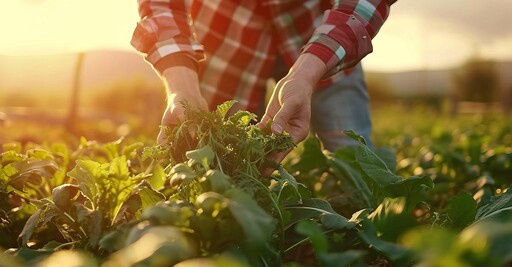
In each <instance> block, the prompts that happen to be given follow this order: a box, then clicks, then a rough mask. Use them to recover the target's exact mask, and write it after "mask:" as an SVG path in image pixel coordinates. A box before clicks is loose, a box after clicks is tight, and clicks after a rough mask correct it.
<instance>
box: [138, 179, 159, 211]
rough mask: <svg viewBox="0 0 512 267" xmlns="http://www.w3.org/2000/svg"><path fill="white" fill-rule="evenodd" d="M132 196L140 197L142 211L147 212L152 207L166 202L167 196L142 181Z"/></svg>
mask: <svg viewBox="0 0 512 267" xmlns="http://www.w3.org/2000/svg"><path fill="white" fill-rule="evenodd" d="M130 195H138V196H139V198H140V200H141V209H143V210H145V209H147V208H149V207H151V206H154V205H155V204H156V203H158V202H160V201H162V200H165V196H164V195H163V194H162V193H160V192H158V191H156V190H155V189H153V187H151V185H150V184H149V183H148V182H147V181H145V180H142V181H141V182H140V183H139V184H137V185H136V186H135V187H134V188H133V190H132V192H131V193H130Z"/></svg>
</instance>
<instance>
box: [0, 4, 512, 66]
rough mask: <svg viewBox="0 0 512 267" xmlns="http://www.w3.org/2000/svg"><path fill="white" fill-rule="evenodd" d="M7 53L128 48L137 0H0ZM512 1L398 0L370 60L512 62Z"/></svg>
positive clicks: (0, 50)
mask: <svg viewBox="0 0 512 267" xmlns="http://www.w3.org/2000/svg"><path fill="white" fill-rule="evenodd" d="M0 1H1V2H2V8H1V9H0V32H1V33H2V36H1V37H0V54H2V55H33V54H52V53H67V52H77V51H87V50H92V49H122V50H127V51H132V52H134V49H133V48H131V46H130V44H129V42H130V39H131V34H132V32H133V29H134V27H135V25H136V22H137V20H138V15H137V1H136V0H0ZM510 11H512V1H511V0H485V1H483V0H398V1H397V2H396V3H395V4H394V5H393V6H392V8H391V14H390V17H389V19H388V21H387V22H386V24H385V25H384V26H383V27H382V29H381V30H380V32H379V34H378V35H377V37H376V38H375V39H374V41H373V46H374V52H373V53H372V54H370V55H369V56H367V57H366V58H365V59H364V60H363V63H364V65H365V67H366V69H369V70H375V71H404V70H414V69H445V68H450V67H455V66H457V65H460V64H461V63H463V62H464V61H465V60H467V58H469V57H471V56H473V55H476V54H478V55H480V56H481V57H486V58H491V59H496V60H512V28H511V27H510V25H512V16H511V15H510Z"/></svg>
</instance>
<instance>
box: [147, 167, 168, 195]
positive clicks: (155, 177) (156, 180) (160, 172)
mask: <svg viewBox="0 0 512 267" xmlns="http://www.w3.org/2000/svg"><path fill="white" fill-rule="evenodd" d="M146 180H147V181H148V182H149V184H151V187H153V188H154V189H156V190H160V189H162V188H163V186H164V184H165V180H166V174H165V172H164V168H163V167H162V166H161V165H160V164H155V166H153V170H152V171H151V176H149V177H147V178H146Z"/></svg>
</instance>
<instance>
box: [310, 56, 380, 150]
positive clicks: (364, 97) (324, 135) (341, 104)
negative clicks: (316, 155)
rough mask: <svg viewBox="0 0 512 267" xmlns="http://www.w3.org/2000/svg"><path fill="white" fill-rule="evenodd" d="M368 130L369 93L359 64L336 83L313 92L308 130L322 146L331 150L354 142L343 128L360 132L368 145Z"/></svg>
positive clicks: (369, 126)
mask: <svg viewBox="0 0 512 267" xmlns="http://www.w3.org/2000/svg"><path fill="white" fill-rule="evenodd" d="M371 129H372V124H371V118H370V103H369V96H368V90H367V87H366V82H365V80H364V73H363V69H362V67H361V64H358V65H357V66H356V67H355V68H354V70H353V71H352V72H350V73H349V74H348V75H345V76H344V78H342V79H340V80H339V81H338V82H336V83H334V84H331V85H329V86H328V87H326V88H323V89H321V90H319V91H316V92H315V93H313V97H312V100H311V130H312V132H313V133H315V134H316V135H317V136H318V138H319V139H320V141H321V142H322V144H323V146H324V148H325V149H327V150H330V151H335V150H336V149H338V148H342V147H344V146H347V145H353V144H355V143H356V142H355V141H354V140H353V139H352V138H350V137H348V136H346V135H345V134H344V133H343V131H344V130H354V131H355V132H356V133H357V134H359V135H362V136H363V137H364V138H365V139H366V143H367V144H368V146H369V147H370V148H371V147H372V142H371V140H370V134H371Z"/></svg>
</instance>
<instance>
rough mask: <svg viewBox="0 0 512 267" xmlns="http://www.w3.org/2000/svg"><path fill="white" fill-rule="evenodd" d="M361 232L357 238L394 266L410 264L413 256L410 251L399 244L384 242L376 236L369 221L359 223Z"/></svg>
mask: <svg viewBox="0 0 512 267" xmlns="http://www.w3.org/2000/svg"><path fill="white" fill-rule="evenodd" d="M361 224H362V225H363V230H362V231H359V232H358V233H357V234H358V236H359V237H360V238H361V239H362V240H363V241H364V242H365V243H366V244H367V245H368V246H369V247H370V248H372V249H374V250H376V251H377V252H379V253H381V254H382V255H383V256H385V257H386V258H387V259H389V260H390V261H391V262H392V264H393V265H394V266H409V265H411V263H412V260H413V259H412V257H413V254H412V253H411V251H410V250H408V249H407V248H405V247H402V246H400V245H399V244H396V243H393V242H388V241H384V240H382V239H381V238H379V237H378V236H377V232H376V230H375V228H374V226H373V225H372V222H371V221H369V220H363V221H361Z"/></svg>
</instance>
